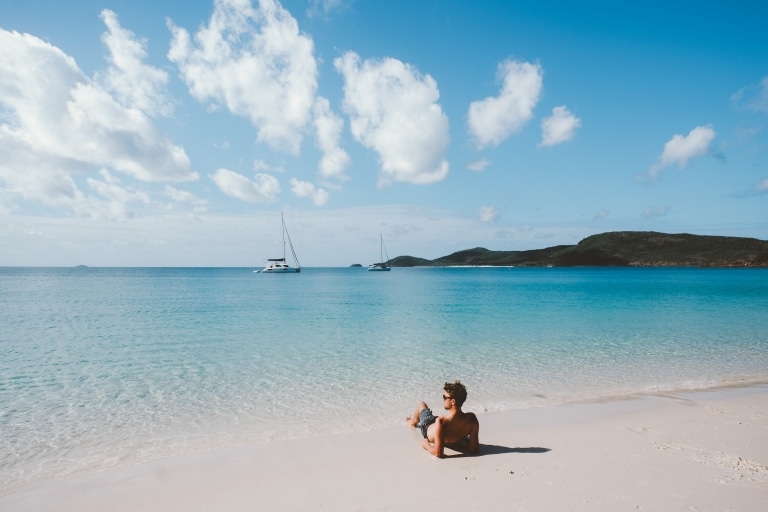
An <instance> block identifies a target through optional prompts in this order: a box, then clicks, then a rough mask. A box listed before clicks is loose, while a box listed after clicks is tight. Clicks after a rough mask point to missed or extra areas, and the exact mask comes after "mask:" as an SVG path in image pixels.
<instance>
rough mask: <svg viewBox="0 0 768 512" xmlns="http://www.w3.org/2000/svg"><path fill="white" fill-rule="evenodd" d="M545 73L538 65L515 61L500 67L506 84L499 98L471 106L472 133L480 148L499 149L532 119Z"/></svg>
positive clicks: (506, 62)
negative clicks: (502, 143) (495, 147)
mask: <svg viewBox="0 0 768 512" xmlns="http://www.w3.org/2000/svg"><path fill="white" fill-rule="evenodd" d="M542 73H543V71H542V69H541V66H540V65H539V64H531V63H529V62H517V61H514V60H506V61H504V62H502V63H500V64H499V67H498V69H497V75H498V78H499V80H501V81H502V82H503V83H502V87H501V91H500V92H499V95H498V96H496V97H488V98H485V99H484V100H481V101H473V102H472V103H471V104H470V105H469V113H468V124H469V132H470V135H471V136H472V137H474V138H475V139H476V141H477V145H478V148H480V149H482V148H484V147H489V146H498V145H499V144H500V143H501V142H502V141H503V140H504V139H506V138H507V137H509V136H510V135H511V134H513V133H516V132H518V131H519V130H520V129H522V127H523V126H524V125H525V123H527V122H528V121H529V120H530V119H531V117H532V116H533V109H534V107H535V106H536V104H537V103H538V102H539V97H540V96H541V89H542V80H543V79H542Z"/></svg>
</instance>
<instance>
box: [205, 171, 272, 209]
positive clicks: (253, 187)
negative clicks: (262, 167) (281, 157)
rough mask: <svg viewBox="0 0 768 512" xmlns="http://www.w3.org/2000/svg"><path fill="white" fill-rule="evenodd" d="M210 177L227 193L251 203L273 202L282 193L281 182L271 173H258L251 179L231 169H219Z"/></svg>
mask: <svg viewBox="0 0 768 512" xmlns="http://www.w3.org/2000/svg"><path fill="white" fill-rule="evenodd" d="M210 178H211V179H212V180H213V182H214V183H216V186H217V187H219V190H221V191H222V192H224V193H225V194H226V195H228V196H230V197H234V198H236V199H240V200H242V201H247V202H249V203H272V202H274V201H276V200H277V196H278V194H280V183H279V182H278V181H277V178H275V177H274V176H272V175H270V174H262V173H257V174H256V175H255V179H254V180H253V181H251V180H249V179H248V178H246V177H245V176H243V175H242V174H238V173H236V172H233V171H230V170H229V169H218V170H217V171H216V172H215V173H214V174H213V175H211V177H210Z"/></svg>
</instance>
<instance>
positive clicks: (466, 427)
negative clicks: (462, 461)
mask: <svg viewBox="0 0 768 512" xmlns="http://www.w3.org/2000/svg"><path fill="white" fill-rule="evenodd" d="M443 390H444V391H445V394H443V406H444V407H445V410H446V411H448V414H446V415H445V416H435V415H433V414H432V411H431V410H430V408H429V407H428V406H427V404H426V403H424V402H419V405H418V407H417V408H416V411H415V412H414V413H413V416H410V417H408V418H406V419H405V421H406V422H407V423H408V424H409V425H410V426H411V427H418V428H419V429H420V430H421V435H422V436H424V439H423V440H422V441H421V447H422V448H424V449H425V450H427V451H428V452H429V453H431V454H432V455H434V456H435V457H438V458H441V459H442V458H443V457H444V456H445V455H444V454H443V450H444V448H445V447H446V446H448V447H449V448H452V449H456V450H458V451H461V452H467V453H477V452H478V451H479V449H480V440H479V437H478V435H479V432H480V423H479V422H478V421H477V417H476V416H475V415H474V414H473V413H471V412H464V411H462V410H461V406H462V405H463V404H464V401H465V400H466V399H467V388H465V387H464V384H462V383H461V382H459V381H456V382H453V383H451V382H446V383H445V386H444V387H443Z"/></svg>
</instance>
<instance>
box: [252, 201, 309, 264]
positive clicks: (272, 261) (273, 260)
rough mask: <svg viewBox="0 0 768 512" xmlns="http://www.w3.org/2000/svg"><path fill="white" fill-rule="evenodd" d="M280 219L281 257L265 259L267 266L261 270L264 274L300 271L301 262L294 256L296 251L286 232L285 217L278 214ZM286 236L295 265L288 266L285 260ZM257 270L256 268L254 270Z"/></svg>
mask: <svg viewBox="0 0 768 512" xmlns="http://www.w3.org/2000/svg"><path fill="white" fill-rule="evenodd" d="M280 220H281V222H282V224H283V257H282V258H269V259H268V260H267V266H266V267H264V270H262V271H261V272H262V273H264V274H292V273H296V272H301V264H300V263H299V258H297V257H296V251H294V250H293V242H291V235H289V234H288V228H286V227H285V219H284V218H283V215H282V214H281V215H280ZM286 238H287V239H288V242H287V243H288V245H289V246H290V248H291V254H293V261H295V262H296V266H295V267H292V266H290V265H289V264H288V263H287V262H286V260H285V244H286ZM256 272H258V270H257V271H256Z"/></svg>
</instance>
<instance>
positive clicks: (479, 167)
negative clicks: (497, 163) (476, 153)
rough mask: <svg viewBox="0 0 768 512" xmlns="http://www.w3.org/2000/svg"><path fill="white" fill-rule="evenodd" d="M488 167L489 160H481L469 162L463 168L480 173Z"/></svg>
mask: <svg viewBox="0 0 768 512" xmlns="http://www.w3.org/2000/svg"><path fill="white" fill-rule="evenodd" d="M489 165H491V162H490V160H486V159H485V158H481V159H480V160H475V161H474V162H469V163H468V164H467V165H465V166H464V168H465V169H467V170H470V171H475V172H480V171H483V170H485V168H486V167H488V166H489Z"/></svg>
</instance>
